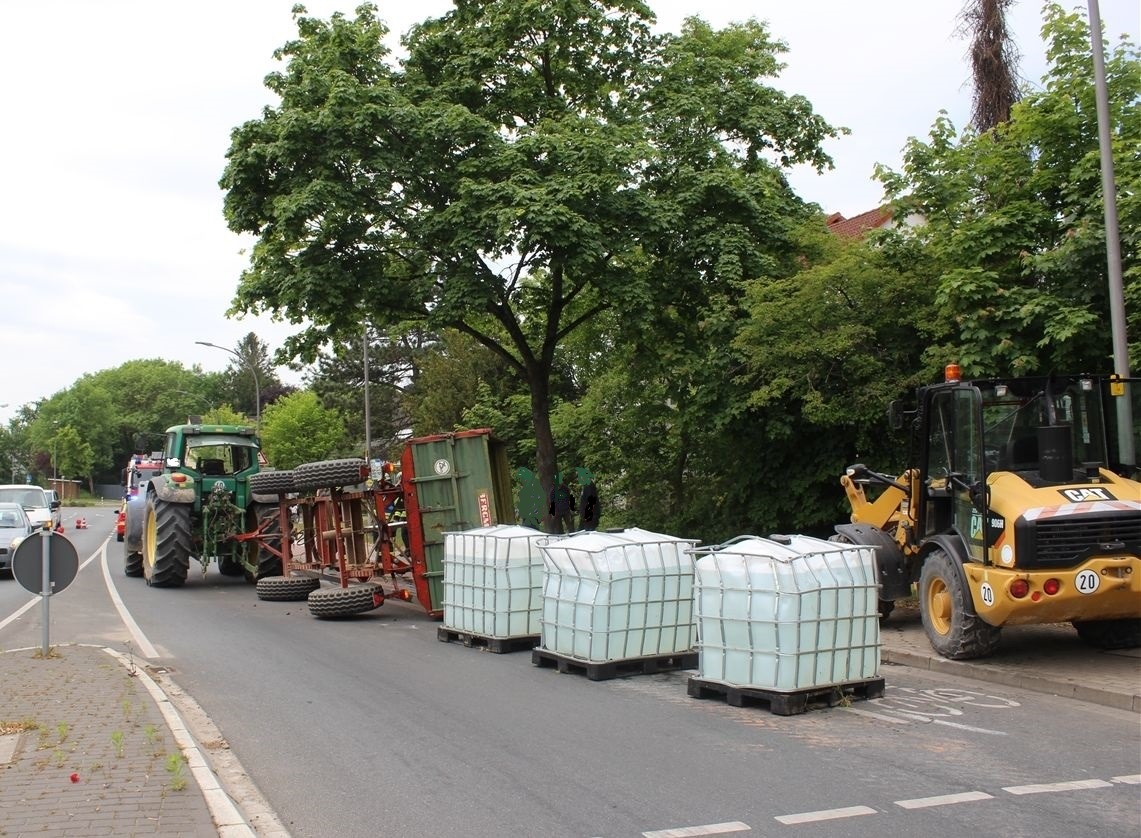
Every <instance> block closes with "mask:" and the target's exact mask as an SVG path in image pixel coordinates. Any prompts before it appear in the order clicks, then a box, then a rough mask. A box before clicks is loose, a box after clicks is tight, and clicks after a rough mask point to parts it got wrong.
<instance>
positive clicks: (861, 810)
mask: <svg viewBox="0 0 1141 838" xmlns="http://www.w3.org/2000/svg"><path fill="white" fill-rule="evenodd" d="M875 814H878V813H877V812H876V810H875V809H872V808H871V807H869V806H847V807H845V808H843V809H821V810H820V811H819V812H801V813H800V814H799V815H777V818H776V819H777V820H778V821H780V822H781V823H783V824H785V825H786V826H791V825H793V824H798V823H815V822H816V821H834V820H839V819H840V818H854V817H856V816H857V815H875Z"/></svg>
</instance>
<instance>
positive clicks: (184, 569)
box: [143, 497, 191, 588]
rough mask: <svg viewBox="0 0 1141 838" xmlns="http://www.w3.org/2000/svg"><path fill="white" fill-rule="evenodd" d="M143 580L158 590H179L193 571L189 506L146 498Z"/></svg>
mask: <svg viewBox="0 0 1141 838" xmlns="http://www.w3.org/2000/svg"><path fill="white" fill-rule="evenodd" d="M145 514H146V517H145V518H144V523H143V578H145V579H146V580H147V584H148V585H151V586H152V587H155V588H178V587H181V586H182V585H183V584H185V583H186V574H187V573H188V572H189V570H190V545H191V540H190V505H189V504H185V503H169V502H167V501H162V500H159V499H158V498H155V497H150V498H147V506H146V513H145Z"/></svg>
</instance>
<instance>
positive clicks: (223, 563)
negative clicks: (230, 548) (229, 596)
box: [218, 556, 246, 576]
mask: <svg viewBox="0 0 1141 838" xmlns="http://www.w3.org/2000/svg"><path fill="white" fill-rule="evenodd" d="M218 572H219V573H221V574H222V575H223V576H241V575H243V574H244V573H245V572H246V569H245V568H244V567H242V563H241V562H240V561H238V560H237V559H235V558H233V557H232V556H222V557H220V558H219V559H218Z"/></svg>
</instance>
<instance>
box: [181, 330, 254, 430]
mask: <svg viewBox="0 0 1141 838" xmlns="http://www.w3.org/2000/svg"><path fill="white" fill-rule="evenodd" d="M194 342H195V343H196V344H198V345H199V346H212V347H213V348H214V349H221V350H222V351H223V352H229V353H230V354H231V355H233V356H234V357H235V358H237V359H238V360H239V361H241V362H242V363H243V364H245V365H246V366H247V367H249V369H250V372H252V373H253V374H254V416H255V419H254V422H255V424H257V428H258V431H261V383H260V382H259V381H258V370H257V367H255V366H254V365H253V362H251V361H250V360H249V359H248V358H243V357H242V356H241V355H239V354H238V353H237V352H235V351H234V350H233V349H230V348H228V347H225V346H219V345H218V344H216V343H210V342H209V341H205V340H196V341H194Z"/></svg>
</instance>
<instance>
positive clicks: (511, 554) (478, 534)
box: [444, 524, 546, 638]
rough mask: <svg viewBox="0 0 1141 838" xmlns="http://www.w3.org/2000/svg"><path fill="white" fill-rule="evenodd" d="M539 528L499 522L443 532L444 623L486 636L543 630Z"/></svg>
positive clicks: (533, 633) (517, 634) (520, 634)
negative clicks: (488, 525) (469, 528)
mask: <svg viewBox="0 0 1141 838" xmlns="http://www.w3.org/2000/svg"><path fill="white" fill-rule="evenodd" d="M545 537H546V536H545V535H544V534H543V533H542V532H540V531H539V530H535V529H531V528H530V527H520V526H515V525H513V524H497V525H496V526H493V527H480V528H478V529H472V530H465V531H463V532H450V533H445V534H444V626H445V627H447V628H449V629H452V630H454V631H462V632H465V633H467V634H476V635H480V636H483V637H495V638H512V637H528V636H536V635H538V634H539V617H540V614H541V611H542V604H543V590H542V589H543V557H542V554H540V552H539V548H538V546H537V545H538V542H539V540H541V539H542V538H545Z"/></svg>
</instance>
